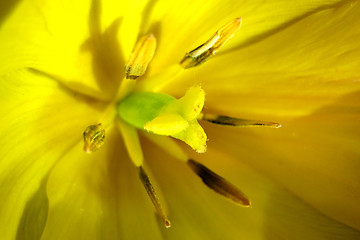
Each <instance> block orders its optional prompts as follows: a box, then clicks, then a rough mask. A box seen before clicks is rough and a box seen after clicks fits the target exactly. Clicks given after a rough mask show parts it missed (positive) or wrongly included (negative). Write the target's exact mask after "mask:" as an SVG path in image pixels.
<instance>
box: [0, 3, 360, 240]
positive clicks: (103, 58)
mask: <svg viewBox="0 0 360 240" xmlns="http://www.w3.org/2000/svg"><path fill="white" fill-rule="evenodd" d="M238 17H242V19H243V25H242V27H241V30H240V32H238V33H237V34H236V35H235V36H234V37H233V38H232V39H231V40H230V41H229V42H228V43H227V44H226V45H224V46H221V49H220V50H219V51H217V53H216V55H215V56H214V57H212V58H211V59H209V60H208V61H206V63H203V64H201V65H198V66H196V67H192V68H189V69H185V70H180V72H179V74H177V75H176V76H175V75H174V73H176V72H177V71H178V70H179V69H178V67H177V66H179V63H180V61H181V60H182V59H184V55H185V54H186V53H188V55H186V56H188V57H189V56H190V58H193V57H194V56H195V55H196V54H195V55H194V54H193V53H191V50H193V49H195V48H196V47H198V46H200V45H201V44H204V43H206V44H205V46H208V45H207V44H208V43H209V42H206V41H207V40H209V39H210V40H211V39H212V38H211V37H212V36H214V33H215V32H217V31H218V30H219V29H221V27H222V26H224V24H226V23H227V22H230V21H231V20H233V19H235V18H238ZM147 34H153V36H154V37H155V38H156V40H157V48H156V51H155V54H154V57H153V59H152V60H151V62H150V64H149V65H148V67H147V69H146V73H145V75H143V76H141V77H139V78H137V79H136V80H129V81H128V82H127V83H128V85H126V84H122V85H121V86H122V88H120V83H121V82H123V83H124V81H126V80H124V81H123V78H124V77H125V71H124V68H125V65H126V62H127V61H128V60H129V59H131V58H130V56H131V53H132V52H133V49H134V46H135V44H136V43H137V41H138V40H139V39H140V38H141V37H142V36H146V35H147ZM359 39H360V3H359V2H358V1H338V0H333V1H324V0H315V1H314V0H311V1H310V0H309V1H305V0H304V1H265V2H257V1H256V2H255V1H254V2H250V1H232V0H226V1H223V0H221V1H220V0H214V1H202V0H199V1H190V0H186V1H185V0H183V1H164V0H158V1H156V0H154V1H142V0H139V1H112V0H111V1H110V0H109V1H100V0H99V1H97V0H93V1H85V0H79V1H70V0H65V1H57V0H56V1H52V0H48V1H46V0H21V1H3V2H2V3H1V4H0V63H1V64H0V103H1V111H0V115H1V125H0V126H1V127H0V132H1V134H2V138H1V140H0V146H1V149H0V190H1V191H0V203H1V205H0V234H1V239H5V240H8V239H51V240H53V239H360V232H359V231H360V207H359V204H358V199H359V198H360V187H359V186H360V185H359V182H360V177H359V176H360V175H359V169H360V165H359V158H360V147H359V145H360V144H359V143H360V140H359V139H360V136H359V132H360V131H359V127H360V124H359V122H360V121H359V119H360V118H359V117H360V116H359V113H360V101H359V99H360V91H359V90H360V84H359V79H360V58H359V56H360V42H359ZM210 42H211V41H210ZM220 45H222V44H220ZM216 47H217V45H215V50H217V49H216ZM202 49H203V48H202ZM206 49H208V48H206ZM210 49H211V48H210ZM201 53H203V52H202V51H201ZM196 56H198V55H196ZM205 57H206V58H207V56H205ZM205 57H204V58H205ZM187 60H189V59H187ZM190 60H192V59H190ZM131 61H132V62H136V61H137V60H136V59H133V60H131ZM195 61H197V60H195ZM190 62H191V61H190ZM188 63H189V62H188V61H185V63H184V61H182V64H183V67H184V64H185V65H186V64H188ZM195 63H196V62H195ZM201 63H202V62H201ZM145 65H146V64H145ZM195 65H197V64H195ZM174 66H175V67H174ZM186 66H187V65H186ZM129 72H131V70H129V69H127V73H129ZM144 72H145V70H144ZM137 73H138V71H137V70H136V71H135V74H137ZM131 74H133V72H131ZM131 81H132V82H131ZM135 82H136V86H135V90H137V91H139V92H144V91H145V90H151V91H154V92H158V93H166V94H167V95H168V96H174V97H176V98H180V97H181V96H184V94H185V93H186V91H187V90H188V89H191V87H192V86H195V87H196V86H200V87H201V89H203V90H204V92H205V94H206V100H205V105H204V108H203V112H204V114H205V115H204V116H206V114H208V116H210V118H211V115H209V114H221V115H227V116H232V117H238V118H245V119H261V120H265V121H274V122H279V123H281V124H282V128H279V129H273V128H251V129H249V128H233V127H225V126H216V125H212V124H211V123H207V122H205V121H202V120H201V119H198V118H201V117H204V116H202V115H201V114H199V115H196V116H195V117H194V116H192V118H190V117H189V118H187V117H186V118H185V117H184V115H181V116H182V117H183V118H181V119H180V118H179V117H178V116H177V115H176V116H175V117H174V115H171V116H170V117H169V115H166V117H165V120H166V121H160V123H161V124H162V125H161V124H160V125H161V126H162V127H163V126H165V127H167V126H168V125H166V124H165V125H163V123H164V122H165V123H167V122H168V120H169V119H170V120H171V121H173V120H174V119H175V120H176V122H180V123H181V124H183V125H181V126H182V127H181V131H182V130H184V129H186V128H187V127H188V126H190V125H191V124H194V123H195V121H197V120H199V123H200V125H201V126H202V128H203V129H204V132H206V136H207V138H208V141H207V142H206V144H207V152H206V153H203V154H198V153H196V152H195V151H193V150H192V149H191V147H193V148H194V149H195V150H199V149H202V148H198V147H196V146H195V145H192V143H191V141H190V144H189V141H187V140H186V137H184V136H182V137H178V138H179V139H181V140H183V141H185V142H186V143H188V144H189V145H190V146H191V147H189V146H187V145H185V144H183V143H182V142H181V141H179V146H181V148H177V147H175V148H167V145H166V144H170V145H171V143H172V142H171V143H169V142H168V141H167V140H169V139H170V138H169V137H164V136H157V137H160V138H162V140H161V143H164V146H162V147H158V146H156V144H154V143H153V142H152V141H149V139H150V140H154V139H152V137H154V136H156V135H147V136H148V137H149V136H150V137H149V138H147V137H144V136H145V135H146V134H145V135H144V134H143V133H142V134H141V136H142V137H141V139H140V140H141V146H142V147H141V148H138V145H136V144H135V145H134V139H135V142H136V139H137V138H136V137H135V138H134V137H131V136H134V135H131V134H134V133H135V136H136V132H135V131H134V128H133V127H130V128H129V127H128V125H126V124H129V123H124V121H123V122H120V123H119V125H120V128H121V129H122V130H123V131H122V133H123V134H124V138H125V141H124V140H123V139H122V137H121V135H120V131H119V130H118V126H117V124H114V123H115V122H117V121H119V120H118V119H120V117H119V116H115V114H117V113H116V105H117V104H118V101H117V100H118V99H117V97H119V99H124V97H125V95H126V94H127V93H129V89H130V90H131V89H133V87H134V86H133V85H134V83H135ZM119 88H120V93H119V95H117V94H118V91H119ZM130 92H131V91H130ZM198 92H201V91H198ZM200 95H201V94H200ZM172 107H173V106H172ZM169 109H170V108H169ZM171 109H174V108H171ZM200 109H201V108H200ZM169 111H170V110H167V111H165V113H166V114H174V112H171V111H170V112H169ZM179 112H181V111H180V110H179V111H175V113H176V114H178V113H179ZM159 114H160V113H159ZM182 114H185V113H184V112H182ZM159 116H160V115H159ZM114 119H115V120H114ZM184 119H185V120H184ZM122 120H124V119H122ZM163 120H164V119H163ZM98 123H102V124H103V127H104V128H105V131H106V133H105V135H106V137H105V139H104V143H103V145H102V147H101V148H100V149H99V150H98V151H97V152H94V153H92V154H86V153H84V151H83V139H82V133H83V131H84V129H85V128H86V127H87V126H89V125H94V124H98ZM155 123H156V124H154V122H153V124H150V125H147V127H146V128H147V129H148V130H149V131H153V132H158V133H160V134H162V135H174V134H175V135H176V134H178V132H176V133H174V132H175V130H174V129H172V128H171V129H170V130H171V131H174V132H171V134H166V133H167V132H165V134H164V132H162V131H158V129H159V128H157V127H159V121H157V122H155ZM130 124H131V123H130ZM187 124H188V125H187ZM124 126H125V127H124ZM192 126H193V125H192ZM163 129H164V128H162V130H163ZM168 130H169V129H168ZM177 130H179V129H177ZM179 131H180V130H179ZM139 132H140V131H139ZM141 132H145V131H141ZM126 133H128V134H126ZM126 136H127V137H129V136H130V137H129V138H128V139H130V144H126V139H127V138H126ZM177 136H178V135H176V136H175V137H177ZM165 139H167V140H165ZM155 141H157V140H155ZM124 142H125V144H126V145H127V148H126V147H125V144H124ZM131 143H132V144H131ZM157 143H159V142H157ZM171 146H173V145H171ZM174 146H178V145H174ZM174 146H173V147H174ZM200 146H203V145H201V144H200ZM169 149H170V150H171V149H175V151H179V152H171V151H170V154H169V151H167V150H169ZM141 151H143V153H144V160H143V161H144V163H145V166H144V169H146V170H147V173H148V174H149V175H150V179H151V181H152V182H153V185H154V188H155V189H156V191H157V194H158V196H159V198H160V200H161V201H162V202H164V203H162V204H163V205H162V208H163V209H164V212H165V213H166V214H167V216H168V217H169V219H171V221H172V226H171V228H168V229H166V228H165V227H164V226H163V223H162V222H161V219H159V218H158V216H156V215H155V214H154V212H155V211H154V206H153V205H152V203H151V201H150V200H149V198H148V196H147V194H146V191H144V186H143V185H142V183H141V181H140V180H139V177H138V173H139V172H138V169H137V167H135V166H134V164H133V163H132V161H131V160H130V158H129V157H128V153H129V155H131V156H132V159H133V160H134V159H140V158H142V155H141ZM183 151H185V153H184V152H183ZM200 152H201V151H200ZM182 154H184V155H182ZM179 156H180V157H179ZM181 156H187V157H189V158H192V159H195V160H196V161H197V162H201V163H203V164H205V165H206V166H208V167H209V168H211V169H213V170H214V171H215V172H217V173H219V174H221V176H223V177H225V178H226V179H228V180H230V181H231V182H232V183H233V184H234V185H236V186H238V187H239V188H241V190H243V191H244V192H245V193H246V194H247V196H248V197H249V198H250V200H251V202H252V208H240V207H238V206H236V205H235V204H232V203H231V202H229V201H226V200H224V198H222V197H220V196H218V195H216V194H214V193H213V191H210V190H209V189H208V188H206V187H204V185H203V184H202V183H201V181H200V180H199V178H198V177H197V176H196V175H195V174H194V173H193V172H192V171H191V169H190V168H189V167H188V166H187V164H184V162H181V161H178V160H177V159H176V158H182V157H181ZM135 163H136V162H135ZM188 165H190V166H191V167H192V168H196V166H195V165H196V164H195V163H194V162H190V163H189V162H188ZM150 170H152V174H151V173H150ZM140 173H141V172H140ZM141 180H142V181H143V182H146V177H142V179H141ZM145 185H146V184H145ZM165 202H166V204H165Z"/></svg>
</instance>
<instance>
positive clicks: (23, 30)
mask: <svg viewBox="0 0 360 240" xmlns="http://www.w3.org/2000/svg"><path fill="white" fill-rule="evenodd" d="M115 2H118V3H117V4H114V3H115ZM125 2H126V1H110V2H109V1H106V3H103V2H102V1H96V0H94V1H85V0H84V1H76V3H74V2H72V1H65V2H64V1H57V0H56V1H40V0H39V1H36V0H35V1H32V0H24V1H19V3H18V4H17V5H16V6H14V9H13V11H12V12H11V13H10V14H8V16H6V17H5V19H4V22H3V24H2V26H1V28H0V52H1V53H2V54H1V56H0V62H2V63H3V64H1V66H0V74H1V73H4V72H7V71H9V70H11V69H17V68H22V67H32V68H35V69H37V70H39V71H42V72H44V73H46V74H49V75H51V76H53V77H55V78H56V79H57V80H58V81H60V82H62V83H63V84H65V85H66V86H68V87H69V88H71V89H73V90H76V91H79V92H81V93H83V94H87V95H90V96H93V97H96V98H98V99H102V100H108V99H110V98H111V97H113V96H114V95H115V94H116V90H117V87H118V85H119V83H120V80H121V79H122V76H123V75H124V73H123V68H124V56H122V54H123V52H122V51H123V49H126V51H127V52H131V50H132V47H133V46H132V45H131V44H132V43H133V42H135V41H136V38H137V34H138V28H135V27H133V31H132V32H128V34H127V35H126V37H127V38H128V40H127V41H124V39H123V38H124V35H125V34H124V33H123V28H126V29H127V30H128V29H129V28H131V25H130V26H129V22H131V21H132V20H133V21H134V24H135V20H134V19H135V18H138V19H139V18H140V17H139V14H140V13H139V14H137V15H134V14H132V15H131V19H130V20H129V19H124V18H125V17H124V16H125V15H126V16H130V14H131V12H129V11H127V10H128V9H129V8H130V7H133V5H132V4H128V5H130V6H127V8H124V3H125ZM116 9H118V12H117V14H115V11H116ZM132 9H136V10H140V6H139V8H132ZM125 11H127V12H126V14H125ZM140 12H141V11H140ZM103 16H106V17H103ZM137 22H140V20H137ZM139 24H140V23H138V25H139ZM134 31H135V33H134ZM120 33H121V35H120V36H121V37H119V34H120ZM120 38H121V39H120ZM119 41H122V42H123V43H122V44H127V46H126V48H124V46H120V42H119ZM128 45H129V46H128ZM127 57H128V56H127Z"/></svg>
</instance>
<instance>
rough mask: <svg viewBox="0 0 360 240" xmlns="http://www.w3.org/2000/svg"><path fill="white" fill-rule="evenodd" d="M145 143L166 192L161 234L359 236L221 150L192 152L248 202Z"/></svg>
mask: <svg viewBox="0 0 360 240" xmlns="http://www.w3.org/2000/svg"><path fill="white" fill-rule="evenodd" d="M210 142H211V141H210ZM146 146H147V148H146V151H145V157H147V159H149V160H150V161H149V163H150V164H151V167H152V169H153V172H154V174H155V175H156V176H157V179H158V181H159V184H160V186H161V187H162V189H163V192H164V193H166V197H167V202H168V205H169V210H170V216H169V217H171V220H172V227H171V228H170V229H168V230H164V231H163V234H164V239H176V240H180V239H229V240H231V239H254V240H257V239H259V240H264V239H274V240H275V239H294V240H301V239H311V240H321V239H323V240H326V239H338V240H341V239H359V238H360V232H358V231H356V230H354V229H352V228H350V227H348V226H346V225H343V224H341V223H338V222H336V221H334V220H331V219H329V218H327V217H325V216H324V215H322V214H321V213H319V212H317V211H316V210H314V208H312V207H311V206H309V205H307V204H305V203H304V202H302V201H301V199H299V198H297V197H294V195H292V194H291V193H289V192H287V191H286V190H284V189H283V188H281V187H279V185H277V184H276V183H274V182H271V181H270V180H269V179H267V178H266V177H264V176H261V174H259V173H257V172H256V171H254V170H253V169H252V168H250V167H248V166H247V165H246V164H243V163H241V159H238V158H232V157H231V155H229V154H228V153H226V152H222V151H217V150H215V149H214V148H209V149H208V152H207V153H206V154H201V155H199V154H194V153H193V154H192V155H193V156H192V157H194V158H195V159H198V160H199V161H200V162H202V163H204V164H205V165H206V166H207V167H209V168H210V169H212V170H214V171H215V172H217V173H218V174H220V175H221V176H223V177H225V178H226V179H228V180H229V181H230V182H232V183H233V184H235V185H236V186H238V187H239V188H240V189H241V190H243V191H244V192H246V193H247V195H248V196H249V197H250V199H251V201H252V207H251V208H241V207H239V206H237V205H235V204H233V203H231V202H229V201H227V200H226V199H224V198H223V197H222V196H220V195H218V194H216V193H214V192H213V191H212V190H209V189H208V188H207V187H205V185H204V184H203V183H202V182H201V180H199V178H198V177H197V176H196V175H195V174H193V172H192V171H191V170H190V169H189V168H187V167H186V166H185V164H183V163H182V162H179V161H173V160H174V159H173V158H171V157H169V155H168V154H165V152H163V151H159V150H158V149H157V148H154V145H151V144H148V145H146ZM190 154H191V153H190ZM160 166H161V167H160Z"/></svg>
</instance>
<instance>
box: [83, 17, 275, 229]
mask: <svg viewBox="0 0 360 240" xmlns="http://www.w3.org/2000/svg"><path fill="white" fill-rule="evenodd" d="M240 26H241V18H237V19H234V20H233V21H231V22H229V23H227V24H226V25H225V26H223V27H222V28H220V29H219V30H218V31H217V32H216V33H215V34H214V35H213V36H212V37H211V38H210V39H209V40H208V41H206V42H205V43H204V44H202V45H200V46H199V47H197V48H196V49H194V50H192V51H190V52H189V53H186V54H185V56H184V58H183V59H182V60H181V61H180V63H179V65H180V66H181V68H182V69H188V68H191V67H195V66H198V65H200V64H202V63H204V62H205V61H206V60H207V59H208V58H209V57H211V56H213V55H214V54H215V53H216V52H217V51H218V50H219V49H220V48H221V47H222V46H223V45H224V44H225V43H226V42H227V41H228V40H229V39H231V38H232V37H233V36H234V34H235V33H236V32H237V31H238V30H239V28H240ZM155 49H156V39H155V37H154V36H153V35H152V34H149V35H146V36H144V37H143V38H141V39H140V40H139V41H138V43H137V44H136V46H135V48H134V50H133V52H132V54H131V56H130V58H129V60H128V62H127V64H126V67H125V73H126V78H125V79H124V80H123V82H122V85H121V86H120V90H119V94H118V100H117V104H116V110H117V115H118V119H117V121H118V124H119V126H120V130H121V133H122V135H123V137H124V142H125V145H126V147H127V149H128V153H129V156H130V158H131V159H132V161H133V162H134V164H135V166H136V167H138V169H139V178H140V180H141V182H142V183H143V185H144V187H145V189H146V192H147V193H148V195H149V197H150V199H151V201H152V203H153V205H154V207H155V209H156V212H157V213H158V215H159V217H160V218H161V219H162V221H163V222H164V224H165V226H166V227H170V221H169V219H168V217H167V214H166V213H165V211H164V209H163V208H162V207H161V204H160V201H159V198H158V196H157V194H156V191H155V189H154V187H153V185H152V184H151V181H150V179H149V176H148V174H147V173H146V172H145V170H144V167H143V156H142V150H141V146H140V142H139V139H138V133H137V130H136V129H139V130H142V131H145V132H149V134H150V135H149V136H150V138H153V137H151V134H152V135H154V134H155V135H164V136H171V137H174V138H177V139H180V140H182V141H184V142H185V143H187V144H188V145H189V146H190V147H192V148H193V149H194V150H195V151H197V152H199V153H202V152H205V151H206V141H207V137H206V134H205V132H204V130H203V129H202V127H201V126H200V125H199V124H198V122H197V120H205V121H208V122H210V123H214V124H219V125H228V126H235V127H259V126H265V127H275V128H277V127H280V124H277V123H273V122H264V121H254V120H246V119H238V118H233V117H228V116H221V115H215V114H207V113H202V112H201V111H202V108H203V105H204V101H205V93H204V91H203V90H202V89H201V87H200V86H193V87H191V88H190V89H189V90H188V91H187V93H186V94H185V96H184V97H183V98H180V99H175V98H174V97H172V96H169V95H166V94H163V93H157V92H146V91H143V92H134V91H132V90H133V88H134V86H135V83H136V79H137V78H138V77H140V76H142V75H144V73H145V72H146V69H147V66H148V64H149V63H150V61H151V59H152V57H153V55H154V52H155ZM155 135H154V136H155ZM104 138H105V130H104V128H102V126H101V124H96V125H91V126H89V127H88V128H87V129H86V130H85V132H84V142H85V145H84V150H85V152H87V153H90V152H94V151H96V150H97V149H99V148H100V146H101V145H102V144H103V142H104ZM168 143H169V142H168ZM159 146H161V147H163V148H164V149H165V148H167V146H166V144H159ZM177 152H178V153H179V155H184V154H183V153H182V152H181V150H179V149H177ZM180 158H181V159H182V160H183V161H185V162H186V163H187V165H188V166H189V167H190V169H192V171H193V172H194V173H196V174H197V175H198V176H199V177H200V178H201V179H202V181H203V182H204V183H205V184H206V186H208V187H209V188H210V189H212V190H214V191H215V192H216V193H218V194H220V195H222V196H224V197H226V198H227V199H229V200H231V201H233V202H234V203H236V204H238V205H240V206H244V207H249V206H250V200H249V199H248V198H247V197H246V195H245V194H244V193H242V192H241V191H240V190H239V189H238V188H236V187H235V186H234V185H232V184H230V183H229V182H228V181H226V180H225V179H224V178H222V177H220V176H219V175H217V174H216V173H214V172H213V171H211V170H210V169H208V168H207V167H205V166H204V165H202V164H201V163H199V162H197V161H195V160H193V159H188V158H187V157H186V156H184V157H180Z"/></svg>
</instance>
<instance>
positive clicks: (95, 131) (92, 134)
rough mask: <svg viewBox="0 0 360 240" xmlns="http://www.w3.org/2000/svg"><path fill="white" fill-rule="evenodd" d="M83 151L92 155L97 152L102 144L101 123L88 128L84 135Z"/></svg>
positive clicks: (103, 131)
mask: <svg viewBox="0 0 360 240" xmlns="http://www.w3.org/2000/svg"><path fill="white" fill-rule="evenodd" d="M83 135H84V151H85V152H86V153H92V152H95V151H97V150H98V149H99V148H100V147H101V145H103V143H104V139H105V129H103V128H102V126H101V123H99V124H96V125H90V126H88V127H87V128H86V129H85V131H84V133H83Z"/></svg>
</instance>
